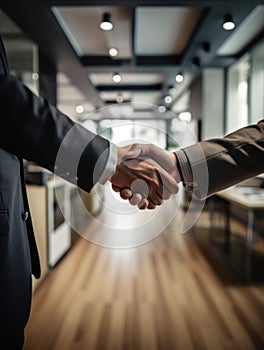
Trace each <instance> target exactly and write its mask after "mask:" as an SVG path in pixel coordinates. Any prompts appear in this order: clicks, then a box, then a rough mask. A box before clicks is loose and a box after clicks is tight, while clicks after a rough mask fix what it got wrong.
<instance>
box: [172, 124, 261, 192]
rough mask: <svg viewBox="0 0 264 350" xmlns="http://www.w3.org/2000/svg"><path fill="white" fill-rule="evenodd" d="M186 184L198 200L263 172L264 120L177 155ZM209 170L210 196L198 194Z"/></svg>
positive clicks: (183, 150)
mask: <svg viewBox="0 0 264 350" xmlns="http://www.w3.org/2000/svg"><path fill="white" fill-rule="evenodd" d="M176 157H177V161H178V166H179V167H180V169H181V173H182V177H183V183H185V184H186V187H187V189H190V190H193V191H194V192H195V194H196V195H197V197H200V198H205V197H207V196H210V195H211V194H213V193H215V192H217V191H220V190H223V189H225V188H227V187H229V186H232V185H234V184H236V183H239V182H241V181H243V180H245V179H247V178H249V177H251V176H255V175H257V174H260V173H262V172H264V120H261V121H260V122H259V123H258V124H255V125H250V126H247V127H245V128H242V129H239V130H237V131H235V132H233V133H231V134H229V135H227V136H225V137H223V138H217V139H211V140H206V141H202V142H200V143H199V144H196V145H192V146H189V147H186V148H183V149H182V150H180V151H177V152H176ZM203 164H206V166H207V169H208V190H207V193H206V194H205V193H203V194H202V193H201V192H200V191H199V189H200V187H201V185H202V181H203V177H202V176H201V174H200V168H201V166H202V165H203Z"/></svg>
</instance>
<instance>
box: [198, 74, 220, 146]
mask: <svg viewBox="0 0 264 350" xmlns="http://www.w3.org/2000/svg"><path fill="white" fill-rule="evenodd" d="M202 120H203V122H202V139H207V138H212V137H221V136H223V134H224V71H223V69H219V68H208V69H205V70H204V71H203V80H202Z"/></svg>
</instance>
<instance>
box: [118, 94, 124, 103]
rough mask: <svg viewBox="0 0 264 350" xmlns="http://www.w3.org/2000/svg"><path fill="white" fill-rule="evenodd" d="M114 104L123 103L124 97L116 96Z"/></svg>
mask: <svg viewBox="0 0 264 350" xmlns="http://www.w3.org/2000/svg"><path fill="white" fill-rule="evenodd" d="M116 102H117V103H122V102H124V96H123V95H117V96H116Z"/></svg>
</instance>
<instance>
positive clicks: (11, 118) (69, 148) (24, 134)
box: [0, 75, 109, 192]
mask: <svg viewBox="0 0 264 350" xmlns="http://www.w3.org/2000/svg"><path fill="white" fill-rule="evenodd" d="M0 103H1V116H0V118H1V127H0V147H1V148H3V149H5V150H7V151H9V152H11V153H14V154H15V155H17V156H18V157H20V158H25V159H27V160H30V161H33V162H36V163H37V164H39V165H41V166H43V167H45V168H47V169H49V170H50V171H52V172H55V173H56V174H57V175H59V176H61V177H64V178H65V179H67V180H69V181H71V182H73V183H76V177H77V178H78V180H77V184H78V186H80V187H82V188H83V189H84V190H86V191H88V192H89V191H90V190H91V188H92V187H93V185H94V184H95V183H96V182H97V181H98V180H100V177H101V175H102V174H103V172H104V169H105V166H106V163H107V160H108V155H109V142H108V141H107V140H105V139H104V138H102V137H100V136H97V135H95V134H93V133H92V132H90V131H88V130H87V129H85V128H84V127H82V126H81V125H79V124H76V123H74V122H73V121H72V120H71V119H69V118H68V117H66V116H65V115H63V114H62V113H60V112H59V111H58V110H57V109H56V108H54V107H53V106H51V105H50V104H49V103H48V102H47V101H45V100H44V99H42V98H39V97H37V96H36V95H34V94H33V93H32V92H31V91H30V90H29V89H27V88H26V87H25V86H24V85H23V84H22V83H20V82H19V81H18V80H17V79H15V78H13V77H11V76H4V75H0ZM67 135H68V136H67ZM66 136H67V137H66ZM59 149H60V150H61V151H62V154H64V156H65V157H64V159H63V161H59V162H57V163H58V164H59V166H58V167H57V168H56V169H55V168H54V167H55V163H56V157H57V153H58V150H59ZM99 158H100V162H97V161H98V160H99ZM76 159H77V168H78V170H77V171H76V169H74V165H76ZM79 160H80V161H79ZM95 166H97V171H96V173H95V174H94V168H95Z"/></svg>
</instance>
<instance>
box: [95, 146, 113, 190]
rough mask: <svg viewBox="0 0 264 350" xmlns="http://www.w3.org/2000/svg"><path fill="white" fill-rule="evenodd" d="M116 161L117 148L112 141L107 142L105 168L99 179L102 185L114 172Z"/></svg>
mask: <svg viewBox="0 0 264 350" xmlns="http://www.w3.org/2000/svg"><path fill="white" fill-rule="evenodd" d="M116 163H117V149H116V146H115V145H114V144H113V143H111V142H110V143H109V154H108V159H107V163H106V166H105V169H104V171H103V173H102V175H101V177H100V179H99V183H100V184H102V185H104V184H105V183H106V181H107V180H109V179H110V177H111V176H112V175H113V174H114V172H115V169H116Z"/></svg>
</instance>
